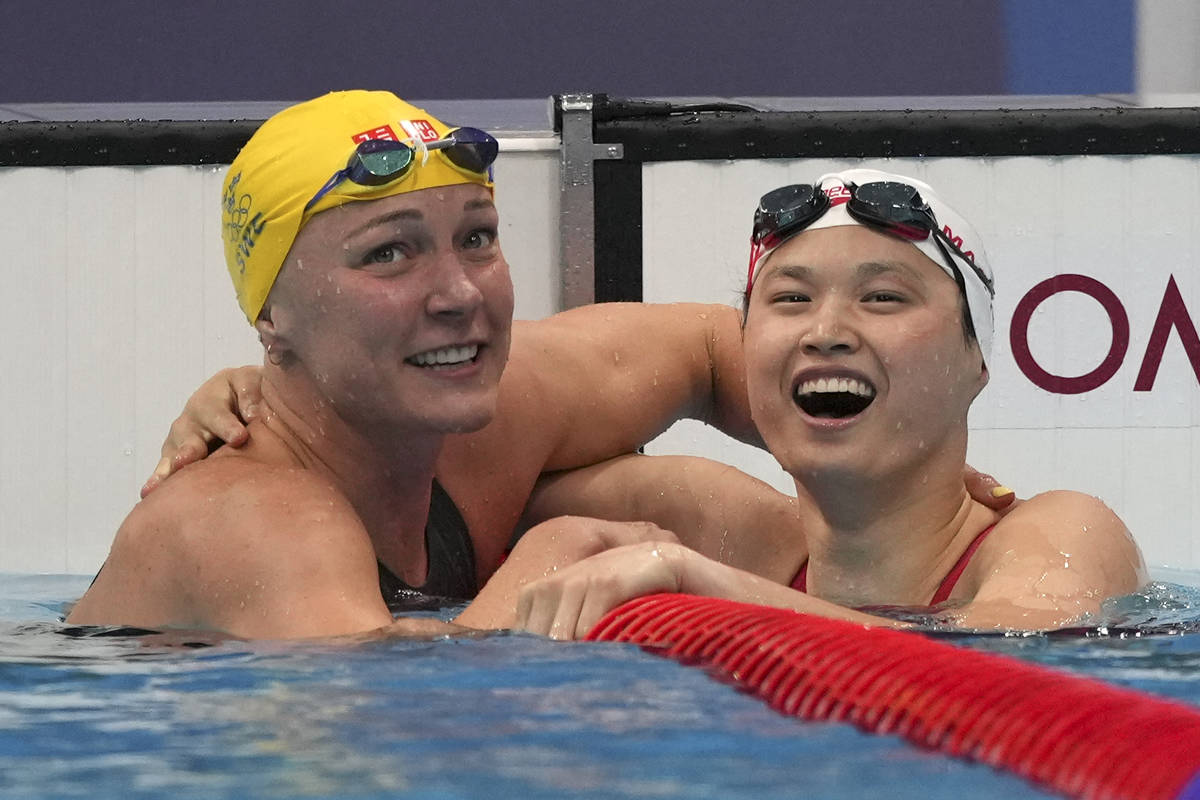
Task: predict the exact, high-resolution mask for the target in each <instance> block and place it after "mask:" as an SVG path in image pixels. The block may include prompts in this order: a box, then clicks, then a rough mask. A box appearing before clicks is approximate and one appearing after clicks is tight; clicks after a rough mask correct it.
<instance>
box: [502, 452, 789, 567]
mask: <svg viewBox="0 0 1200 800" xmlns="http://www.w3.org/2000/svg"><path fill="white" fill-rule="evenodd" d="M795 503H796V500H795V498H793V497H789V496H787V495H784V494H781V493H779V492H777V491H776V490H775V489H774V488H772V487H770V486H768V485H767V484H765V483H763V482H762V481H760V480H758V479H756V478H753V477H751V476H749V475H747V474H745V473H744V472H742V471H740V470H738V469H736V468H734V467H731V466H729V465H728V464H723V463H720V462H717V461H711V460H709V459H704V458H695V457H691V456H644V455H629V456H622V457H619V458H615V459H612V460H610V461H606V462H603V463H601V464H597V465H595V466H592V467H587V468H584V469H577V470H569V471H566V472H557V473H553V474H550V475H545V476H543V477H542V479H541V480H539V481H538V485H537V487H536V488H535V490H534V492H533V495H532V496H531V497H530V499H529V503H528V505H527V506H526V511H525V519H524V521H525V523H526V524H536V523H539V522H542V521H543V520H546V519H550V518H552V517H557V516H561V515H564V514H578V515H581V516H586V517H598V518H601V519H609V520H617V521H634V520H644V521H647V522H652V523H654V524H655V525H657V526H659V527H660V528H664V529H666V530H670V531H672V532H673V533H675V535H676V536H677V537H678V538H679V541H680V542H681V543H683V544H684V545H685V546H687V547H689V548H691V549H693V550H695V551H697V552H699V553H701V554H702V555H705V556H708V557H709V558H712V559H715V560H717V561H720V562H721V563H723V564H728V565H731V566H734V567H737V568H739V569H744V570H749V571H750V572H754V573H756V574H759V575H763V576H765V577H768V578H771V579H773V580H776V581H778V582H780V583H787V582H789V581H790V580H791V578H792V577H793V576H794V575H795V573H796V570H797V569H799V566H800V564H801V563H802V562H803V561H804V559H805V558H807V556H808V549H807V547H806V546H805V542H804V534H803V531H801V530H800V529H799V527H798V522H797V519H796V509H795Z"/></svg>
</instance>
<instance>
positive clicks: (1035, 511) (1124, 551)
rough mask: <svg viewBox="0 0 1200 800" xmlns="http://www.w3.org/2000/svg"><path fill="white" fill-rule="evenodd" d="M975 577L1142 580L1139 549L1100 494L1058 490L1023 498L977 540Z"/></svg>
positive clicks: (1127, 583)
mask: <svg viewBox="0 0 1200 800" xmlns="http://www.w3.org/2000/svg"><path fill="white" fill-rule="evenodd" d="M973 562H974V563H972V564H971V565H970V567H969V571H970V573H971V575H970V577H971V578H972V579H973V582H975V583H977V584H979V583H982V582H983V581H984V580H990V579H992V578H995V577H998V576H1001V577H1002V576H1003V575H1004V574H1005V573H1020V574H1027V575H1035V574H1043V573H1049V572H1055V571H1060V570H1061V571H1068V572H1070V573H1072V574H1077V575H1080V576H1082V577H1084V578H1085V579H1086V580H1087V583H1088V584H1089V585H1093V586H1099V585H1101V584H1103V585H1104V586H1106V587H1108V586H1111V587H1124V590H1125V591H1129V590H1132V588H1134V586H1136V584H1137V583H1139V582H1141V581H1142V580H1144V575H1145V567H1144V564H1143V562H1142V558H1141V553H1140V551H1139V550H1138V547H1137V544H1136V542H1135V541H1134V539H1133V536H1132V534H1131V533H1130V531H1129V529H1128V528H1127V527H1126V526H1125V523H1124V522H1122V521H1121V519H1120V517H1118V516H1117V514H1116V513H1114V512H1113V510H1112V509H1111V508H1109V507H1108V505H1107V504H1105V503H1104V501H1102V500H1101V499H1100V498H1098V497H1095V496H1093V495H1089V494H1085V493H1083V492H1076V491H1070V490H1056V491H1050V492H1045V493H1042V494H1039V495H1035V496H1034V497H1031V498H1029V499H1028V500H1025V501H1023V502H1022V503H1021V504H1020V505H1019V506H1017V507H1016V508H1014V509H1013V510H1012V511H1010V512H1009V513H1008V514H1006V515H1005V516H1004V517H1002V518H1001V519H1000V520H999V522H997V523H996V526H995V528H994V529H993V530H992V532H991V533H990V534H989V536H988V537H987V539H986V540H985V541H984V542H983V543H982V544H981V545H980V547H979V550H978V552H977V553H976V557H975V558H974V559H973Z"/></svg>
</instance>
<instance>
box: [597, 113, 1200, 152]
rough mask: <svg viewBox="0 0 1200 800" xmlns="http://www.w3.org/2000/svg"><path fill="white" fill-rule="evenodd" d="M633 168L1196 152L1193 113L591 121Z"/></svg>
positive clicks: (1198, 120) (1199, 135)
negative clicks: (666, 164) (726, 161)
mask: <svg viewBox="0 0 1200 800" xmlns="http://www.w3.org/2000/svg"><path fill="white" fill-rule="evenodd" d="M595 128H596V130H595V140H596V141H597V142H602V143H605V144H608V143H620V144H623V145H624V146H625V156H624V157H625V160H627V161H634V162H639V163H644V162H652V161H683V160H700V159H750V158H880V157H912V156H1018V155H1024V156H1066V155H1084V154H1092V155H1151V154H1176V153H1200V108H1085V109H992V110H982V111H962V110H947V111H919V110H913V111H813V112H794V111H782V112H730V111H715V112H697V113H682V114H669V115H665V116H663V115H654V116H643V117H637V118H626V119H612V120H608V121H603V122H597V123H596V126H595Z"/></svg>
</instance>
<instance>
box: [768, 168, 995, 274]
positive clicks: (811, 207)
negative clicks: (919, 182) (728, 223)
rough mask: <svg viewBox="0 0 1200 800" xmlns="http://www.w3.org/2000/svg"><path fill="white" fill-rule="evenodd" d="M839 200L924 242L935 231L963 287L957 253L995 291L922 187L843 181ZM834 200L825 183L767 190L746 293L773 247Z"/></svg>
mask: <svg viewBox="0 0 1200 800" xmlns="http://www.w3.org/2000/svg"><path fill="white" fill-rule="evenodd" d="M834 191H836V192H838V201H839V202H845V204H846V211H847V212H848V213H849V214H850V216H851V217H853V218H854V219H856V220H858V221H859V222H861V223H863V224H864V225H869V226H871V227H874V228H879V229H881V230H883V231H886V232H888V233H891V234H893V235H895V236H899V237H901V238H904V239H908V240H909V241H914V242H923V241H925V240H926V239H928V238H929V237H930V236H932V237H933V241H934V244H936V245H937V248H938V250H939V251H940V252H941V254H942V257H943V258H945V259H946V264H947V265H948V266H949V267H950V274H951V275H953V276H954V281H955V283H957V284H958V288H959V290H960V291H962V292H963V296H964V297H965V296H966V284H965V282H964V280H963V276H962V272H961V271H960V270H959V268H958V265H957V264H955V259H954V258H952V257H951V255H950V254H951V253H954V255H957V256H958V257H959V259H961V260H962V261H963V262H964V263H966V264H967V265H969V266H970V267H971V269H972V270H973V271H974V272H975V275H976V276H977V277H978V278H979V281H980V282H981V283H982V284H983V285H984V287H986V288H987V290H988V294H990V295H992V296H993V297H994V296H995V294H996V292H995V290H994V289H993V288H992V280H991V278H989V277H988V276H987V275H986V274H985V273H984V271H983V270H981V269H980V268H979V267H978V266H976V265H975V261H974V259H972V258H971V257H970V256H968V255H967V254H966V253H964V252H963V251H962V248H961V247H959V246H958V245H957V244H955V243H954V241H953V240H952V239H951V238H950V237H949V236H947V235H946V233H945V232H944V231H943V230H942V227H941V226H940V225H938V221H937V218H936V217H935V216H934V215H933V210H932V209H931V208H930V207H929V204H928V203H926V202H925V200H924V199H922V197H921V193H920V192H919V191H917V190H916V188H914V187H912V186H909V185H908V184H907V183H900V182H899V181H874V182H872V183H864V184H855V183H850V184H846V185H845V186H844V187H842V186H841V185H839V186H838V187H837V188H836V189H835V190H834ZM833 204H834V201H833V200H831V199H830V197H829V195H828V194H826V193H825V190H823V189H822V188H821V187H820V186H813V185H812V184H808V183H796V184H792V185H791V186H783V187H781V188H779V189H775V190H773V191H770V192H767V193H766V194H764V195H763V196H762V199H760V200H759V201H758V208H757V209H755V211H754V232H753V233H752V234H751V235H750V267H749V270H748V273H747V276H746V293H747V294H749V292H750V287H751V286H752V285H753V283H754V269H755V267H756V266H757V265H758V262H759V260H760V259H762V258H763V256H765V255H766V254H767V253H768V252H769V251H771V250H773V249H774V248H776V247H778V246H779V245H781V244H783V242H784V240H786V239H787V238H788V237H790V236H794V235H796V234H797V233H799V232H800V231H802V230H804V229H805V228H807V227H808V226H809V225H812V224H813V223H814V222H816V221H817V220H818V219H820V218H821V216H822V215H823V214H824V213H825V212H826V211H828V210H829V209H830V208H831V207H832V206H833Z"/></svg>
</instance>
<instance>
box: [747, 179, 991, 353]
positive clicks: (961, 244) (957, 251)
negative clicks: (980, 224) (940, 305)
mask: <svg viewBox="0 0 1200 800" xmlns="http://www.w3.org/2000/svg"><path fill="white" fill-rule="evenodd" d="M883 182H886V183H902V184H906V185H908V186H911V187H912V188H914V189H916V190H917V192H918V193H919V194H920V199H921V200H924V201H925V204H926V205H928V206H929V210H930V211H932V212H933V217H934V220H935V221H936V222H937V224H938V227H939V229H940V230H941V233H942V234H944V236H945V240H943V241H939V240H938V238H937V237H936V236H933V235H930V236H927V237H926V238H924V239H908V238H907V237H905V241H909V242H911V244H912V245H913V247H916V248H917V249H918V250H920V251H921V252H922V253H924V254H925V255H926V256H928V257H929V259H930V260H931V261H933V263H935V264H937V265H938V266H940V267H941V268H942V270H943V271H945V272H946V274H947V275H949V276H950V277H951V278H953V279H954V280H955V282H956V283H958V282H959V280H960V279H959V278H958V277H957V276H956V275H955V271H957V272H958V274H959V275H961V282H962V287H963V293H964V299H965V301H966V303H967V311H968V313H969V314H970V317H971V324H972V326H973V327H974V328H975V338H976V340H977V341H978V342H979V350H980V352H981V353H982V354H983V360H984V362H985V363H986V362H988V361H990V359H991V353H992V335H993V330H992V290H991V282H992V269H991V267H990V266H989V265H988V260H987V254H986V253H984V251H983V242H982V241H981V240H980V238H979V234H978V233H976V232H975V229H974V228H973V227H972V226H971V224H970V223H969V222H967V220H966V219H965V218H963V217H962V216H961V215H960V214H959V213H958V212H957V211H955V210H954V209H953V208H951V207H950V206H948V205H946V203H945V202H944V201H943V200H942V199H941V198H940V197H938V195H937V193H936V192H935V191H934V190H933V188H932V187H931V186H929V184H927V183H924V182H923V181H919V180H917V179H915V178H909V177H907V176H904V175H893V174H891V173H887V172H880V171H879V170H874V169H850V170H846V171H844V172H831V173H829V174H827V175H822V176H821V179H820V180H819V181H817V183H816V186H819V187H820V188H821V189H822V191H824V193H825V195H826V196H827V197H828V198H829V201H830V204H829V207H828V208H827V209H826V210H825V211H824V213H822V214H821V216H820V217H818V218H817V219H815V220H814V221H813V222H812V223H811V224H808V225H804V226H802V227H800V228H798V229H797V230H796V231H795V232H794V233H791V234H790V235H788V236H785V237H784V238H782V239H780V240H779V241H777V242H775V243H774V245H773V246H772V247H770V248H769V249H764V250H762V251H761V252H756V253H755V254H754V258H755V261H754V263H753V264H752V265H751V269H750V275H749V280H748V281H747V285H746V291H747V293H748V292H749V291H750V287H751V286H752V285H753V283H754V278H755V277H756V276H757V274H758V269H759V267H761V265H762V263H763V262H764V261H765V260H766V257H767V255H768V254H769V253H770V252H771V251H772V250H774V249H775V248H777V247H779V245H781V244H783V242H785V241H787V239H789V238H791V237H792V236H795V235H798V234H800V233H802V232H803V231H809V230H817V229H818V228H833V227H837V226H839V225H862V226H864V227H868V228H872V229H875V230H880V229H881V227H880V226H876V225H871V224H868V223H864V222H861V221H859V220H858V219H856V218H855V217H853V216H851V214H850V212H849V211H848V210H847V203H848V201H849V200H850V197H851V187H857V186H864V185H866V184H870V183H883ZM946 241H948V242H950V243H951V244H952V245H953V247H948V246H946V243H945V242H946ZM943 251H944V252H943ZM947 259H952V260H953V261H954V262H955V264H954V266H953V267H952V266H951V264H949V263H947ZM955 268H957V270H956V269H955Z"/></svg>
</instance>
